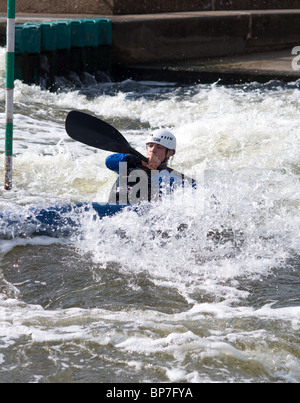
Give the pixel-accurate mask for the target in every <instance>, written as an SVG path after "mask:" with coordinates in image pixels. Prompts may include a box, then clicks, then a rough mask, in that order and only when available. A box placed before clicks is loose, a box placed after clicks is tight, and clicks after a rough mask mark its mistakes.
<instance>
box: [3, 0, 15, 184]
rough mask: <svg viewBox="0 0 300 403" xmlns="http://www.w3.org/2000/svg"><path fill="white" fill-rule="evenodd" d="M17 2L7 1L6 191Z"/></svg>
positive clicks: (9, 178)
mask: <svg viewBox="0 0 300 403" xmlns="http://www.w3.org/2000/svg"><path fill="white" fill-rule="evenodd" d="M15 3H16V0H8V1H7V41H6V43H7V53H6V125H5V179H4V189H6V190H11V188H12V158H13V157H12V156H13V119H14V82H15V17H16V4H15Z"/></svg>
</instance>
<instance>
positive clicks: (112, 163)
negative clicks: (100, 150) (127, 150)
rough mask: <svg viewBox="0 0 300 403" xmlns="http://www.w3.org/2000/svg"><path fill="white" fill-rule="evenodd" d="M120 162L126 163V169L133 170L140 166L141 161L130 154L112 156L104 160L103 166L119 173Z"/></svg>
mask: <svg viewBox="0 0 300 403" xmlns="http://www.w3.org/2000/svg"><path fill="white" fill-rule="evenodd" d="M120 162H127V168H135V167H137V166H139V165H141V160H140V159H139V158H138V157H136V156H135V155H131V154H112V155H109V156H108V157H107V158H106V160H105V165H106V167H107V168H108V169H110V170H111V171H114V172H116V173H117V174H118V175H119V173H120V168H119V167H120Z"/></svg>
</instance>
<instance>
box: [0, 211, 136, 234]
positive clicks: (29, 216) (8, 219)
mask: <svg viewBox="0 0 300 403" xmlns="http://www.w3.org/2000/svg"><path fill="white" fill-rule="evenodd" d="M126 207H132V206H130V205H121V204H112V203H74V204H71V203H70V204H62V205H56V206H49V207H38V206H29V207H26V208H23V209H22V208H19V209H18V210H17V211H14V212H12V211H4V212H0V238H7V237H15V236H22V235H23V236H34V235H36V236H40V235H47V236H54V237H56V236H67V235H69V234H70V233H71V232H72V231H74V228H77V227H79V226H80V217H82V215H83V214H84V213H87V212H90V213H92V214H93V218H94V219H97V218H98V219H102V218H104V217H110V216H113V215H115V214H117V213H120V212H121V211H122V210H124V208H126Z"/></svg>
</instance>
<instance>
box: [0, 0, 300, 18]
mask: <svg viewBox="0 0 300 403" xmlns="http://www.w3.org/2000/svg"><path fill="white" fill-rule="evenodd" d="M6 4H7V0H4V1H3V0H2V1H1V3H0V12H5V11H6ZM299 7H300V6H299V0H196V1H195V0H138V1H137V0H84V1H82V0H65V1H63V2H62V1H61V0H51V1H49V0H19V1H18V2H17V12H18V13H43V14H96V15H101V14H102V15H124V14H147V13H162V12H181V11H214V10H270V9H299Z"/></svg>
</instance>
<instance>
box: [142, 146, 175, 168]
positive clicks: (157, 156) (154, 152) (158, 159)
mask: <svg viewBox="0 0 300 403" xmlns="http://www.w3.org/2000/svg"><path fill="white" fill-rule="evenodd" d="M173 154H174V151H173V150H169V151H168V152H167V148H166V147H164V146H161V145H160V144H156V143H149V144H147V155H146V157H147V158H148V159H149V163H151V162H154V163H156V164H158V166H159V165H160V164H161V163H162V162H163V161H164V160H165V158H166V157H167V158H170V157H171V156H172V155H173Z"/></svg>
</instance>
